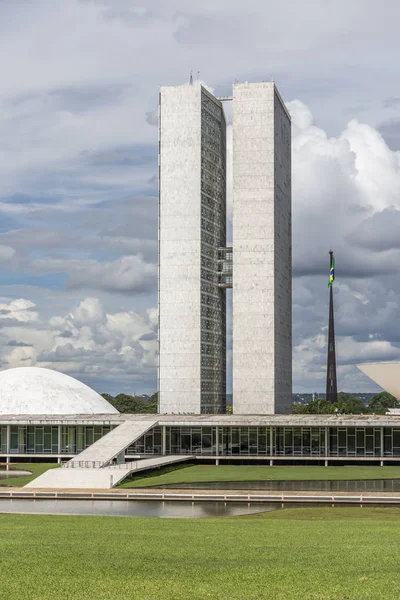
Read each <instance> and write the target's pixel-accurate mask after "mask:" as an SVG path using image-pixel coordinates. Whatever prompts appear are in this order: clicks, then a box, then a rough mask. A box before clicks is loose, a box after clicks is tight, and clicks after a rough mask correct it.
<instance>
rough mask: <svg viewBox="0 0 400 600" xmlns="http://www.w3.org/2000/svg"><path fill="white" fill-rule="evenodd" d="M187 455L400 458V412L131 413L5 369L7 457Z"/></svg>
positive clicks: (46, 374) (3, 440)
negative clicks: (307, 413) (372, 413)
mask: <svg viewBox="0 0 400 600" xmlns="http://www.w3.org/2000/svg"><path fill="white" fill-rule="evenodd" d="M32 386H33V387H32ZM21 394H22V395H21ZM24 395H25V396H24ZM23 397H25V400H24V402H22V399H23ZM13 398H14V399H15V402H14V403H13ZM89 399H90V402H89ZM69 403H70V404H69ZM69 406H72V407H73V410H74V412H72V408H71V409H70V413H69V414H68V408H69ZM4 407H6V408H7V413H5V412H4V410H3V409H4ZM41 407H44V408H45V409H46V411H45V412H44V411H43V410H38V409H41ZM80 407H81V410H79V408H80ZM88 407H90V411H91V412H90V413H89V412H88V411H89V409H88ZM60 408H62V410H60ZM10 409H12V410H10ZM21 410H22V412H21ZM180 454H181V455H190V456H193V457H196V459H199V460H208V461H209V460H216V461H237V460H240V461H244V460H252V461H254V460H260V461H267V462H268V461H269V462H270V463H273V462H282V461H290V462H294V461H307V462H316V463H321V462H322V463H325V464H326V463H327V462H330V463H338V462H355V461H360V462H366V461H371V462H378V464H383V462H384V461H385V462H387V463H389V462H390V463H392V462H397V461H399V462H400V415H395V414H394V415H393V414H389V415H337V416H336V415H306V414H302V415H270V416H268V415H261V416H256V415H241V416H239V415H237V416H235V415H151V414H146V415H143V414H141V415H129V414H120V413H119V412H118V411H116V410H115V408H114V407H112V406H111V405H110V404H109V403H108V402H106V400H104V399H103V398H102V397H101V396H100V395H98V394H96V392H94V391H93V390H91V389H90V388H88V387H87V386H85V385H84V384H82V383H80V382H78V381H76V380H75V379H73V378H71V377H68V376H66V375H63V374H60V373H58V372H56V371H52V370H50V369H38V368H23V369H10V370H8V371H3V372H2V373H0V461H1V462H10V461H12V462H18V461H19V462H22V461H26V460H35V461H45V462H49V461H52V460H54V461H57V460H58V461H59V462H61V461H67V460H69V461H71V459H72V462H74V461H77V462H83V461H85V463H87V464H89V463H90V464H92V463H93V464H94V463H98V465H101V466H104V465H106V464H109V463H111V462H112V461H114V460H115V459H118V460H119V461H123V460H125V459H126V458H128V457H139V458H140V457H150V456H162V455H165V456H168V455H171V456H172V455H174V456H176V455H180Z"/></svg>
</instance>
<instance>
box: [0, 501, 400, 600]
mask: <svg viewBox="0 0 400 600" xmlns="http://www.w3.org/2000/svg"><path fill="white" fill-rule="evenodd" d="M0 530H1V536H0V575H1V579H0V581H1V583H0V597H1V598H4V599H7V600H53V599H54V598H68V600H114V599H115V600H121V599H122V598H124V599H125V598H127V599H132V600H189V599H190V600H203V599H204V600H264V599H265V600H378V599H379V600H382V599H388V600H397V598H399V589H400V569H399V563H400V545H399V538H400V510H399V509H393V508H388V509H372V508H350V509H349V508H344V507H342V508H333V509H332V508H306V509H303V508H297V509H291V510H284V511H276V512H273V513H265V514H264V515H262V516H252V517H239V518H225V519H223V518H222V519H193V520H192V519H156V518H154V519H138V518H116V517H73V516H71V517H61V516H60V517H58V516H40V515H0Z"/></svg>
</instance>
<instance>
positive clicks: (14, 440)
mask: <svg viewBox="0 0 400 600" xmlns="http://www.w3.org/2000/svg"><path fill="white" fill-rule="evenodd" d="M112 428H113V426H112V425H60V426H59V425H10V449H9V454H77V453H78V452H82V450H85V448H88V447H89V446H91V445H92V444H93V443H94V442H96V441H97V440H99V439H100V438H101V437H103V435H105V434H106V433H108V432H109V431H111V429H112ZM0 448H1V453H2V454H8V452H7V425H1V426H0Z"/></svg>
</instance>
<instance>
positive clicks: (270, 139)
mask: <svg viewBox="0 0 400 600" xmlns="http://www.w3.org/2000/svg"><path fill="white" fill-rule="evenodd" d="M291 281H292V274H291V125H290V116H289V114H288V112H287V110H286V108H285V105H284V103H283V101H282V99H281V97H280V95H279V92H278V90H277V89H276V87H275V84H274V83H273V82H268V83H251V84H247V83H245V84H236V85H234V87H233V412H234V413H235V414H274V413H287V412H290V410H291V402H292V400H291V392H292V323H291V322H292V288H291Z"/></svg>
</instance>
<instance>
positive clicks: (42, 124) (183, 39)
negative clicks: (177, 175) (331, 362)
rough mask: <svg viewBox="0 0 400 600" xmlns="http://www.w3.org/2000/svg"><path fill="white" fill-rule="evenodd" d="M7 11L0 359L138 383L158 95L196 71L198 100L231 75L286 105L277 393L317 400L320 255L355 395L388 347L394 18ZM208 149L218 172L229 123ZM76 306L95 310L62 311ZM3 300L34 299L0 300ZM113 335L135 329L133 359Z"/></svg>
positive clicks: (200, 8) (394, 10)
mask: <svg viewBox="0 0 400 600" xmlns="http://www.w3.org/2000/svg"><path fill="white" fill-rule="evenodd" d="M23 4H24V10H23V11H22V10H21V7H20V3H12V2H9V3H4V2H3V3H0V31H1V36H0V40H1V41H0V44H1V48H2V52H1V53H0V69H1V68H2V71H3V72H4V82H5V85H3V86H2V89H1V90H0V109H1V110H0V137H1V140H2V144H1V149H0V214H1V219H2V230H1V232H0V266H1V274H0V275H1V279H0V293H1V294H2V295H3V296H4V298H3V299H2V300H1V303H2V304H3V307H2V308H0V324H1V326H2V328H1V329H0V334H1V335H3V336H5V339H4V342H5V343H4V347H5V355H4V356H5V358H4V359H3V360H7V361H8V362H6V363H5V365H6V366H11V365H18V364H29V362H30V361H31V362H32V363H35V361H37V360H38V356H41V358H42V359H43V357H47V358H48V359H49V364H52V365H58V366H57V368H60V369H65V370H67V371H68V372H71V374H74V373H76V374H79V369H80V368H81V369H82V377H84V378H86V381H88V382H89V383H90V382H95V383H96V386H98V385H100V382H102V381H104V382H105V381H106V380H107V379H109V380H111V381H117V380H119V379H120V380H121V381H129V382H132V381H134V380H135V377H136V378H137V379H138V381H139V380H140V377H141V373H142V372H143V373H145V377H147V375H148V373H150V372H151V373H152V377H153V379H152V382H153V383H152V389H154V387H155V385H156V384H155V371H154V366H151V364H152V361H153V363H154V354H152V351H150V348H152V347H153V346H152V345H154V344H155V341H154V340H155V331H156V321H157V319H156V312H155V311H154V310H151V311H148V312H146V308H147V307H149V306H154V305H155V303H156V293H155V281H156V267H155V265H156V263H157V192H156V188H157V130H156V127H155V125H156V122H157V101H158V90H159V86H160V85H170V84H173V85H178V84H182V83H183V82H186V83H187V82H188V80H189V74H190V71H191V70H192V71H193V74H194V78H195V79H197V71H198V70H200V77H201V78H204V79H207V82H209V86H210V87H209V89H211V90H213V91H214V92H215V94H217V95H226V94H229V93H230V90H231V83H232V81H234V80H236V79H237V80H239V81H245V80H249V81H259V80H270V79H275V81H276V82H277V84H278V87H279V89H280V91H281V93H282V95H283V97H284V98H285V99H289V98H298V100H294V101H293V102H291V103H289V105H290V110H291V112H292V115H293V123H294V124H293V259H294V269H293V273H294V278H295V280H294V295H293V300H294V306H293V315H294V318H293V332H294V367H295V378H294V389H295V390H297V389H300V388H302V389H310V388H311V389H313V388H314V386H315V384H316V383H318V388H317V389H323V380H324V368H325V367H324V364H325V353H326V323H327V311H328V307H327V287H326V277H327V275H326V274H327V267H328V250H329V248H330V247H332V248H333V249H334V250H335V254H336V259H337V281H336V285H335V303H336V325H337V332H338V344H337V348H338V360H339V362H340V367H339V385H340V386H341V387H342V388H344V389H353V390H356V389H357V388H361V389H366V388H368V386H369V383H368V381H367V379H366V378H365V376H361V375H358V374H357V370H356V369H355V367H354V366H353V363H354V362H356V361H357V360H359V358H360V359H362V360H364V359H365V357H366V356H368V357H370V358H371V359H373V358H379V357H382V356H387V357H392V356H397V354H396V353H397V351H398V350H397V349H398V344H399V340H400V329H399V326H398V325H397V323H399V322H400V319H399V316H400V315H399V313H398V309H397V298H398V297H399V293H400V286H399V284H398V283H397V273H398V265H399V251H400V248H399V242H398V236H397V224H398V222H399V213H400V206H399V198H400V194H399V155H398V153H397V152H393V150H396V149H399V148H400V126H399V114H398V111H399V102H398V97H397V94H396V90H395V89H393V81H395V80H396V77H397V71H398V64H397V61H396V60H394V59H393V52H392V48H393V47H394V45H396V44H397V43H398V26H397V23H398V21H399V17H400V7H399V5H398V4H397V3H394V2H392V3H387V5H385V19H382V18H381V16H382V11H383V9H382V6H381V5H380V4H379V3H375V4H373V3H370V4H371V5H370V6H368V10H366V9H365V2H364V1H363V0H353V2H351V3H349V2H345V1H344V0H338V1H337V2H335V3H325V4H321V2H319V1H317V0H310V2H309V3H308V4H307V7H304V6H303V5H302V4H301V3H293V2H289V1H287V0H283V1H282V2H280V3H279V6H277V4H276V2H273V0H250V1H249V2H248V3H246V4H243V2H240V1H239V0H230V1H229V2H227V0H203V1H202V2H201V3H200V4H199V3H195V2H192V3H190V2H187V0H169V1H168V2H165V1H164V2H162V1H161V0H146V2H145V3H142V4H140V2H139V4H132V3H127V2H126V1H125V0H70V1H69V2H67V3H66V2H63V1H62V0H43V1H42V2H40V3H38V4H37V5H36V4H35V6H33V5H31V4H32V3H31V4H30V3H29V2H24V3H23ZM310 15H311V16H312V18H310ZM349 22H351V23H352V35H351V36H349V33H348V27H347V24H348V23H349ZM282 32H284V33H285V35H282ZM71 36H72V37H73V40H74V43H73V44H71V39H72V38H71ZM99 40H101V41H102V43H101V44H99V43H98V41H99ZM155 40H156V43H155ZM338 40H339V41H338ZM49 47H51V52H52V60H51V61H44V60H43V56H46V55H47V53H48V48H49ZM332 48H335V49H336V50H335V53H332ZM265 56H268V66H267V67H266V63H265ZM216 57H218V60H216ZM382 64H384V65H385V69H382V68H381V65H382ZM355 72H356V73H357V77H355V76H354V73H355ZM226 104H227V106H226V111H227V120H228V122H229V121H230V117H229V110H230V107H229V104H228V103H226ZM347 122H348V125H346V126H345V124H346V123H347ZM149 123H150V124H151V125H152V126H149ZM227 139H228V157H229V160H230V157H231V129H230V128H229V129H228V138H227ZM387 143H389V147H388V146H387V145H386V144H387ZM228 206H229V207H230V206H231V183H230V180H229V179H228ZM229 210H230V208H229ZM229 214H230V213H229ZM139 292H140V294H139ZM88 293H90V294H94V295H95V296H96V299H97V303H96V302H94V301H93V299H91V300H90V301H88V302H86V300H85V303H84V304H82V305H81V302H82V301H83V300H84V299H85V296H86V294H88ZM21 297H23V298H30V299H31V300H32V299H34V300H35V302H36V306H31V305H29V306H28V305H25V306H22V307H18V306H17V305H15V304H14V305H13V303H15V302H21V300H16V299H17V298H21ZM25 302H29V301H27V300H25ZM132 309H134V312H131V311H132ZM134 315H137V316H134ZM143 323H144V324H145V326H142V325H143ZM110 328H114V329H115V331H114V332H113V333H112V334H111V333H110V331H111V329H110ZM125 329H126V330H127V331H130V332H131V333H130V336H131V338H132V336H134V337H135V336H136V335H138V336H140V338H138V339H136V337H135V340H136V341H135V343H134V344H133V346H132V344H131V343H130V341H129V339H125V338H124V339H122V337H123V334H124V330H125ZM116 331H117V332H118V333H116ZM136 332H137V333H136ZM107 336H111V338H112V337H113V336H116V337H117V338H118V340H119V341H118V342H115V346H111V347H110V346H109V345H108V342H107V340H108V337H107ZM94 337H95V340H96V341H95V342H93V339H94ZM131 341H132V340H131ZM8 342H10V343H15V345H14V346H13V345H8V346H7V343H8ZM105 349H107V353H106V352H105ZM10 353H11V354H10ZM78 356H79V359H78V358H77V357H78ZM21 361H22V362H21ZM35 364H36V363H35ZM1 365H2V366H3V365H4V363H1ZM79 365H81V367H80V366H79ZM98 365H100V366H98ZM135 365H138V367H137V368H136V366H135ZM146 365H149V366H148V367H147V366H146ZM141 369H143V371H141ZM124 377H125V379H124ZM146 381H147V379H146Z"/></svg>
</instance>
